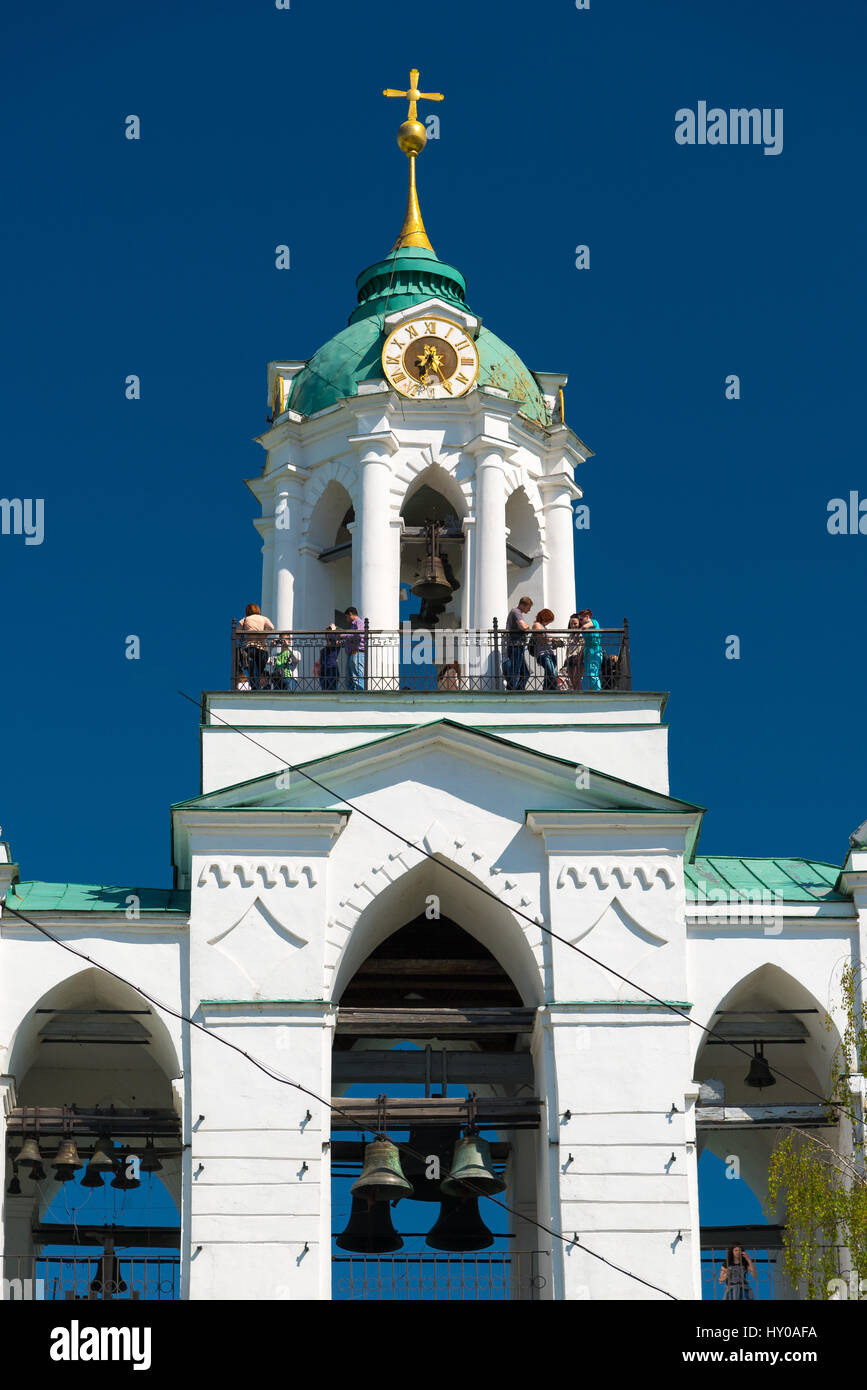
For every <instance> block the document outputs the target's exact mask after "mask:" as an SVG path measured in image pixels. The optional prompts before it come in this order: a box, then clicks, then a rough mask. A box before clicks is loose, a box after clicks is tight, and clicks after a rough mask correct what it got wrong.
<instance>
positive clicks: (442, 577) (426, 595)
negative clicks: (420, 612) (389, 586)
mask: <svg viewBox="0 0 867 1390" xmlns="http://www.w3.org/2000/svg"><path fill="white" fill-rule="evenodd" d="M412 592H413V593H414V594H416V595H417V596H418V597H419V598H420V599H422V600H423V601H424V602H426V603H429V602H431V601H433V602H434V603H435V602H436V601H437V600H438V599H439V600H446V601H447V600H448V599H450V598H451V596H452V586H451V584H450V583H449V581H448V580H447V579H446V572H445V570H444V569H443V562H442V560H441V559H440V557H439V555H426V556H425V557H424V560H423V561H422V568H421V578H420V579H419V580H418V582H417V583H415V584H413V586H412Z"/></svg>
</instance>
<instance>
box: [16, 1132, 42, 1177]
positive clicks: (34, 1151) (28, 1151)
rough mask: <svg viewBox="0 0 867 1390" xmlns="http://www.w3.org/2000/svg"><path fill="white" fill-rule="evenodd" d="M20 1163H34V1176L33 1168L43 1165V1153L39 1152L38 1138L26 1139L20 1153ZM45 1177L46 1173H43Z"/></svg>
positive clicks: (31, 1173)
mask: <svg viewBox="0 0 867 1390" xmlns="http://www.w3.org/2000/svg"><path fill="white" fill-rule="evenodd" d="M18 1162H19V1163H30V1164H31V1165H32V1167H31V1170H30V1176H31V1177H33V1176H34V1173H33V1168H35V1167H37V1166H38V1167H40V1168H41V1167H42V1154H41V1153H40V1152H39V1141H38V1140H37V1139H25V1140H24V1143H23V1144H22V1146H21V1152H20V1154H19V1155H18ZM42 1176H43V1177H44V1176H45V1174H44V1173H43V1174H42Z"/></svg>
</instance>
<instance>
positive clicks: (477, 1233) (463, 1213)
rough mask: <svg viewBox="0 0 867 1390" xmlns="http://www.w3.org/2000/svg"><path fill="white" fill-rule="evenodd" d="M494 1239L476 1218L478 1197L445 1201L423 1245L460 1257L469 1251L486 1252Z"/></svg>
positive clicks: (453, 1198)
mask: <svg viewBox="0 0 867 1390" xmlns="http://www.w3.org/2000/svg"><path fill="white" fill-rule="evenodd" d="M493 1243H494V1237H493V1235H492V1233H491V1232H490V1231H489V1230H488V1228H487V1226H486V1225H485V1223H484V1221H483V1220H482V1218H481V1217H480V1216H479V1199H478V1197H469V1198H465V1199H464V1201H460V1200H459V1199H458V1198H457V1197H444V1198H443V1200H442V1205H441V1207H440V1214H439V1216H438V1217H437V1222H436V1225H435V1226H433V1227H432V1228H431V1230H430V1231H429V1232H428V1234H427V1237H426V1239H425V1244H426V1245H429V1246H430V1248H431V1249H432V1250H448V1251H454V1252H455V1253H456V1254H461V1253H463V1252H466V1251H468V1250H487V1248H488V1246H489V1245H493Z"/></svg>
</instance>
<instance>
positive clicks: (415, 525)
mask: <svg viewBox="0 0 867 1390" xmlns="http://www.w3.org/2000/svg"><path fill="white" fill-rule="evenodd" d="M465 515H466V505H465V502H464V497H463V494H462V492H461V490H460V488H459V486H458V485H457V483H456V482H455V480H454V478H453V477H452V476H451V474H449V473H447V472H446V470H445V469H444V468H442V467H440V466H439V465H438V464H433V465H432V466H431V467H430V468H428V469H425V471H424V473H422V474H420V476H419V477H418V478H416V479H415V481H414V482H413V484H412V486H411V487H410V488H409V490H408V491H407V495H406V497H405V499H404V503H403V506H402V508H401V517H402V518H403V535H402V539H401V546H400V609H399V611H400V619H401V622H410V623H412V624H413V626H418V627H424V628H433V627H438V628H443V629H456V628H459V627H460V626H461V612H462V604H463V598H464V593H465V588H466V578H465V565H464V532H463V519H464V517H465ZM430 523H436V525H437V527H438V531H437V548H438V552H439V557H440V559H441V561H442V567H443V572H444V574H445V578H446V581H447V582H448V584H449V585H450V586H451V594H449V595H447V594H445V592H444V593H443V595H442V596H441V597H440V598H437V599H436V600H431V599H422V598H420V597H419V596H418V595H417V594H414V593H413V592H412V590H413V586H414V585H415V584H417V583H418V581H419V580H420V579H421V577H422V574H423V571H424V562H425V557H426V555H427V554H428V550H429V545H430V538H429V531H428V530H427V529H426V528H428V527H429V525H430Z"/></svg>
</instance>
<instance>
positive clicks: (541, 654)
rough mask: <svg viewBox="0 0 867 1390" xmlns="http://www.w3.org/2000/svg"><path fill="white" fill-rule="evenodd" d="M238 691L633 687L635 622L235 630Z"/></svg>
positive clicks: (524, 690) (234, 676)
mask: <svg viewBox="0 0 867 1390" xmlns="http://www.w3.org/2000/svg"><path fill="white" fill-rule="evenodd" d="M230 689H231V690H279V691H289V692H302V693H303V692H313V691H325V692H331V691H335V692H336V691H352V692H354V693H355V692H357V693H363V692H380V691H401V690H404V691H436V692H438V693H443V694H448V693H467V692H474V691H483V692H487V693H491V692H494V693H498V692H507V691H508V692H513V693H515V694H525V693H528V692H531V693H532V692H545V691H548V692H554V691H560V692H564V691H573V692H575V691H613V690H631V689H632V672H631V668H630V662H629V624H628V622H627V620H626V619H625V618H624V620H623V626H622V627H607V628H600V629H597V630H595V631H593V632H584V633H579V632H577V631H576V630H574V629H573V630H565V629H562V628H561V629H558V630H557V631H554V630H552V629H549V630H548V632H547V633H538V634H536V633H533V632H529V633H513V632H509V631H507V630H505V629H503V628H501V627H499V626H498V625H497V624H496V623H495V624H494V626H493V627H492V628H490V629H488V630H484V631H474V630H469V629H465V628H445V629H440V628H413V627H412V626H411V624H410V623H404V625H403V627H402V628H401V629H400V630H397V631H394V630H392V631H385V630H381V629H374V628H371V627H370V626H369V625H368V624H367V623H366V622H365V624H364V630H363V631H359V632H352V631H349V632H345V631H340V630H338V629H336V628H330V629H328V630H327V631H321V632H297V631H296V632H246V631H244V630H242V629H240V628H239V626H238V625H237V623H233V624H232V666H231V682H230Z"/></svg>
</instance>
